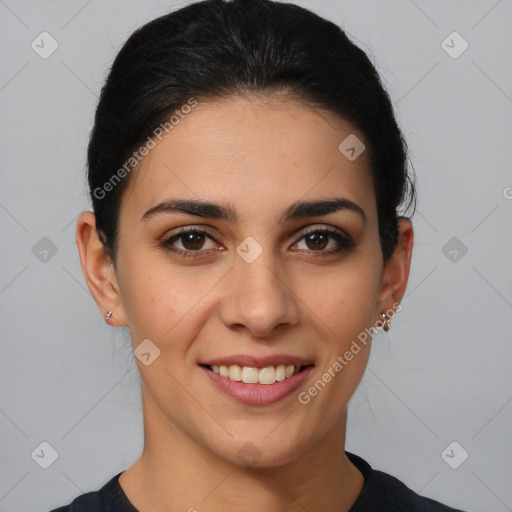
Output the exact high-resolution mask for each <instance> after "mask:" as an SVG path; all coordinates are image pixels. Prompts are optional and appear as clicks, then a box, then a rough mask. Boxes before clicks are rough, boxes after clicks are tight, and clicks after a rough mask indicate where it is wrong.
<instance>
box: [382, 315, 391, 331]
mask: <svg viewBox="0 0 512 512" xmlns="http://www.w3.org/2000/svg"><path fill="white" fill-rule="evenodd" d="M380 318H381V321H382V328H383V329H384V330H385V331H386V332H388V331H389V329H391V322H390V321H389V318H388V315H386V313H381V314H380Z"/></svg>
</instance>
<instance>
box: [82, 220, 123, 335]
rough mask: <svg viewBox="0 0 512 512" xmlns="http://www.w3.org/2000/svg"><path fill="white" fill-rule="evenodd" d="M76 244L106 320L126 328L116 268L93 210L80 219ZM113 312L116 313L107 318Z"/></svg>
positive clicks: (87, 279)
mask: <svg viewBox="0 0 512 512" xmlns="http://www.w3.org/2000/svg"><path fill="white" fill-rule="evenodd" d="M76 244H77V247H78V252H79V255H80V265H81V267H82V272H83V274H84V277H85V281H86V283H87V287H88V288H89V291H90V292H91V294H92V296H93V298H94V300H95V301H96V304H97V305H98V309H99V310H100V313H101V315H102V317H103V318H105V320H106V321H107V322H108V323H109V324H110V325H112V326H115V327H120V326H122V325H126V316H125V313H124V309H123V306H122V303H121V296H120V293H119V286H118V283H117V278H116V274H115V271H114V267H113V264H112V261H111V259H110V257H109V256H108V254H107V252H106V251H105V248H104V247H103V244H102V243H101V240H100V239H99V237H98V233H97V231H96V219H95V216H94V213H93V212H91V211H86V212H83V213H82V214H81V215H80V217H79V218H78V221H77V226H76ZM109 311H111V312H112V313H111V315H110V316H109V317H108V318H106V316H107V313H108V312H109Z"/></svg>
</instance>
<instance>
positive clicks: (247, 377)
mask: <svg viewBox="0 0 512 512" xmlns="http://www.w3.org/2000/svg"><path fill="white" fill-rule="evenodd" d="M242 381H243V382H245V383H246V384H257V382H258V368H253V367H251V366H244V367H243V369H242Z"/></svg>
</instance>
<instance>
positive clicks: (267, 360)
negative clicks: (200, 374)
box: [200, 354, 313, 368]
mask: <svg viewBox="0 0 512 512" xmlns="http://www.w3.org/2000/svg"><path fill="white" fill-rule="evenodd" d="M200 364H204V365H209V366H231V365H235V364H237V365H239V366H249V367H253V368H265V367H267V366H278V365H280V364H284V365H287V366H288V365H292V364H293V365H294V366H304V365H308V364H313V363H312V362H311V361H309V360H307V359H304V358H303V357H298V356H292V355H290V354H275V355H269V356H264V357H261V356H259V357H257V356H251V355H248V354H237V355H231V356H224V357H217V358H215V359H209V360H207V361H202V362H201V363H200Z"/></svg>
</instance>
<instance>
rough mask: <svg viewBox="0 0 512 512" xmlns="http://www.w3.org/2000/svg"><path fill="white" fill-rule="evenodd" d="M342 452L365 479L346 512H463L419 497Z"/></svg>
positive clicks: (358, 459)
mask: <svg viewBox="0 0 512 512" xmlns="http://www.w3.org/2000/svg"><path fill="white" fill-rule="evenodd" d="M345 453H346V454H347V457H348V458H349V459H350V461H351V462H352V463H353V464H354V465H355V466H356V467H357V468H358V469H359V470H360V471H361V473H362V474H363V476H364V477H365V482H364V485H363V489H362V491H361V493H360V495H359V496H358V498H357V500H356V502H355V503H354V505H353V506H352V508H351V509H350V511H349V512H363V511H364V512H373V511H375V512H376V511H378V510H387V511H389V512H463V511H462V510H460V509H455V508H451V507H449V506H447V505H444V504H443V503H440V502H438V501H435V500H433V499H431V498H427V497H425V496H420V495H419V494H417V493H415V492H414V491H413V490H411V489H409V487H407V486H406V485H405V484H404V483H403V482H401V481H400V480H398V479H397V478H395V477H394V476H392V475H390V474H388V473H385V472H383V471H379V470H376V469H373V468H372V467H371V466H370V465H369V464H368V463H367V462H366V461H365V460H364V459H362V458H361V457H359V456H358V455H355V454H353V453H349V452H345Z"/></svg>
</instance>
